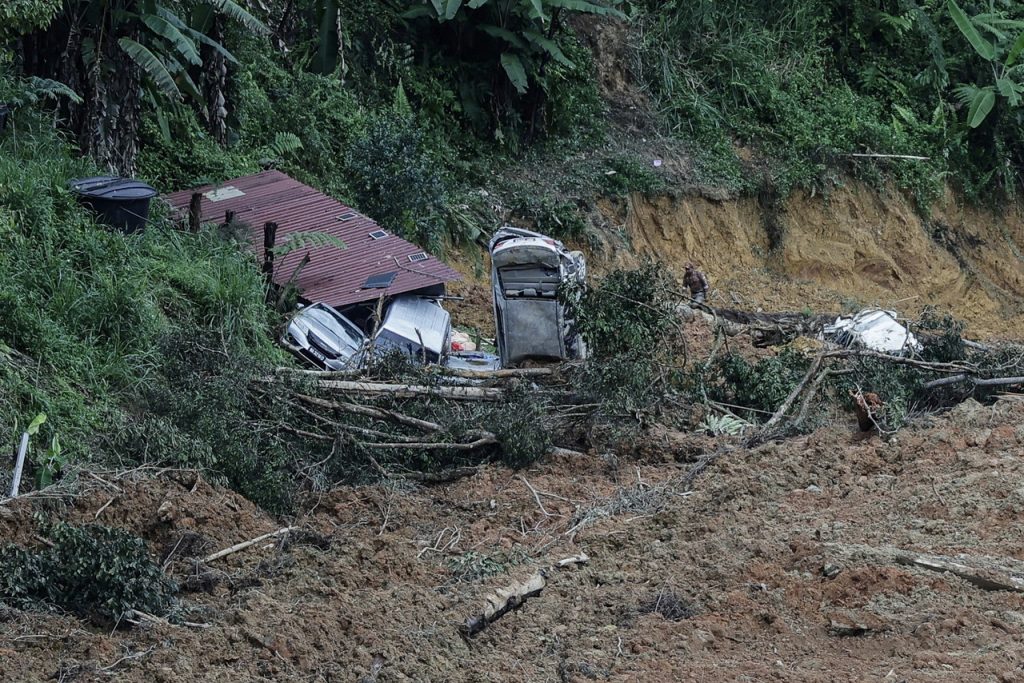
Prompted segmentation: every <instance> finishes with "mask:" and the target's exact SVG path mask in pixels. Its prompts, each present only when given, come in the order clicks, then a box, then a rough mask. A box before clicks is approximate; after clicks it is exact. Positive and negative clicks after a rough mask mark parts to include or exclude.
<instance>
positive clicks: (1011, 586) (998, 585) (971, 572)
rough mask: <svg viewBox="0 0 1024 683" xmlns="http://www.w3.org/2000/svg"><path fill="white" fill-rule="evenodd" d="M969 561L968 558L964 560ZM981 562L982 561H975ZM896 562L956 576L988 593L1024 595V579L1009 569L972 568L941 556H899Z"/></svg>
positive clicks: (996, 567) (994, 567)
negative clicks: (1003, 592) (1008, 592)
mask: <svg viewBox="0 0 1024 683" xmlns="http://www.w3.org/2000/svg"><path fill="white" fill-rule="evenodd" d="M964 559H968V558H964ZM974 561H975V562H979V563H980V562H981V560H974ZM896 562H898V563H899V564H904V565H911V566H914V567H921V568H923V569H928V570H931V571H933V572H947V573H949V574H955V575H956V576H959V577H960V578H961V579H963V580H964V581H966V582H968V583H970V584H973V585H975V586H977V587H978V588H983V589H985V590H988V591H1013V592H1015V593H1024V578H1021V577H1020V576H1014V575H1013V574H1012V573H1011V571H1012V570H1010V569H1009V568H1007V567H999V566H993V567H972V566H970V565H966V564H963V563H962V562H957V561H956V560H955V559H953V558H949V557H942V556H941V555H899V556H897V558H896Z"/></svg>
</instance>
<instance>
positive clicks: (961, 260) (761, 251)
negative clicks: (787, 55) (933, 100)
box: [591, 183, 1024, 338]
mask: <svg viewBox="0 0 1024 683" xmlns="http://www.w3.org/2000/svg"><path fill="white" fill-rule="evenodd" d="M604 209H605V213H606V214H607V215H608V219H609V222H610V223H612V224H613V225H615V226H621V227H622V228H624V229H625V232H626V236H627V237H626V240H625V241H623V242H621V243H620V242H615V241H614V240H613V241H612V243H611V244H609V245H608V246H607V249H606V252H605V253H604V254H595V256H594V258H593V259H592V260H591V265H592V266H593V269H594V270H595V271H596V272H601V271H603V270H607V269H609V268H611V267H616V266H623V265H625V266H632V265H635V264H636V262H637V259H638V258H643V257H653V258H655V259H658V260H661V261H664V262H665V263H667V264H669V265H670V266H671V267H673V268H677V269H680V270H681V266H682V264H684V263H685V262H686V261H689V260H692V261H696V262H698V263H699V264H700V265H701V266H702V267H703V268H704V269H705V271H706V272H707V274H708V275H709V277H710V278H711V280H712V285H713V287H714V288H715V289H716V290H717V292H716V293H715V296H714V298H713V299H712V303H715V304H716V305H722V306H727V307H740V308H750V309H751V310H756V309H758V308H763V309H764V310H769V311H782V310H804V309H805V308H810V309H811V310H812V311H814V312H826V311H832V312H840V311H843V310H845V311H846V312H849V311H851V310H855V309H857V308H862V307H865V306H868V305H878V306H886V307H893V308H895V309H896V310H899V311H903V312H905V313H912V314H913V313H917V312H918V311H919V310H920V309H921V308H923V307H924V306H926V305H934V306H936V307H938V308H939V309H941V310H944V311H949V312H952V313H953V314H954V315H956V316H957V317H959V318H961V319H963V320H965V321H966V322H967V323H968V325H969V328H968V332H969V333H970V334H973V335H977V336H982V337H993V336H994V337H1013V338H1020V337H1022V336H1024V255H1022V246H1024V213H1022V209H1021V207H1020V206H1017V205H1012V206H1010V207H1008V208H1007V209H1005V210H1004V211H1002V212H999V213H995V212H986V211H984V210H982V209H977V208H965V207H964V206H962V205H961V204H960V203H958V202H957V201H956V200H955V199H954V197H953V195H952V193H947V196H946V197H945V198H944V200H943V201H942V202H940V203H939V205H938V206H936V207H935V208H934V209H933V212H932V216H931V219H930V220H929V221H927V222H926V221H923V220H922V219H921V217H920V216H919V215H918V214H917V213H916V212H915V210H914V208H913V206H912V205H911V204H910V202H909V201H908V200H907V199H906V198H904V197H902V196H900V195H895V194H894V195H891V196H886V195H882V194H879V193H878V192H877V191H875V190H873V189H871V188H868V187H866V186H863V185H861V184H858V183H850V184H848V185H847V186H845V187H841V188H838V189H836V190H835V191H834V192H833V193H832V194H831V195H830V196H829V197H827V198H823V197H820V196H818V197H812V196H809V195H806V194H801V193H797V194H795V195H793V196H792V197H791V198H790V199H789V200H787V201H786V202H785V203H784V204H783V205H782V207H781V210H778V211H774V212H769V211H766V209H765V207H762V206H761V205H760V204H759V203H758V201H757V199H756V198H740V199H736V200H727V201H715V200H712V199H708V198H705V197H701V196H683V197H680V198H668V197H659V198H651V199H647V198H643V197H639V196H634V197H632V198H631V199H630V201H629V202H627V203H626V204H625V205H622V206H612V205H610V204H609V205H606V206H605V207H604Z"/></svg>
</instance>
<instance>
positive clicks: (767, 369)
mask: <svg viewBox="0 0 1024 683" xmlns="http://www.w3.org/2000/svg"><path fill="white" fill-rule="evenodd" d="M809 364H810V361H809V360H808V359H807V358H806V357H805V356H804V355H802V354H801V353H799V352H798V351H794V350H793V349H789V348H787V349H784V350H783V351H782V353H780V354H778V355H777V356H769V357H768V358H762V359H761V360H759V361H757V363H755V364H753V365H751V364H750V363H749V362H748V361H747V360H746V359H744V358H743V357H742V356H740V355H739V354H735V353H727V354H725V355H722V356H719V357H717V358H715V359H714V360H713V361H712V363H711V364H710V365H709V366H707V367H705V366H698V367H697V368H695V369H694V370H692V371H691V372H690V373H689V375H688V377H687V381H686V384H687V385H688V388H689V391H690V392H691V393H692V394H693V395H695V396H698V397H703V396H707V397H708V398H709V399H711V400H713V401H717V402H719V403H727V404H730V405H734V406H740V407H741V408H745V409H746V410H741V411H740V412H739V414H740V415H741V416H742V417H744V418H746V419H747V420H750V421H753V422H764V421H765V420H767V419H768V418H769V417H770V416H771V414H772V413H774V412H775V411H776V410H777V409H778V407H779V406H780V405H781V404H782V402H783V401H785V400H786V397H787V396H789V394H790V392H792V391H793V389H794V388H795V387H796V385H797V384H798V383H799V382H800V380H801V379H803V377H804V375H805V374H806V373H807V367H808V365H809Z"/></svg>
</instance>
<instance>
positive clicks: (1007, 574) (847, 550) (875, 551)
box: [824, 543, 1024, 593]
mask: <svg viewBox="0 0 1024 683" xmlns="http://www.w3.org/2000/svg"><path fill="white" fill-rule="evenodd" d="M824 546H825V547H826V548H830V549H833V550H838V551H840V552H842V553H843V554H844V555H849V556H851V557H856V558H857V559H868V560H870V561H874V562H895V563H896V564H901V565H904V566H909V567H919V568H921V569H927V570H928V571H933V572H939V573H945V574H953V575H955V576H958V577H960V578H961V579H963V580H964V581H966V582H968V583H970V584H971V585H974V586H977V587H978V588H981V589H984V590H989V591H1012V592H1014V593H1024V563H1022V562H1020V561H1019V560H1013V559H1001V558H991V557H978V556H969V555H957V556H956V557H947V556H945V555H928V554H924V553H915V552H910V551H907V550H903V549H901V548H893V547H892V546H868V545H856V544H853V545H851V544H845V543H825V544H824Z"/></svg>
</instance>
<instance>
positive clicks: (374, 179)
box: [0, 0, 1024, 507]
mask: <svg viewBox="0 0 1024 683" xmlns="http://www.w3.org/2000/svg"><path fill="white" fill-rule="evenodd" d="M1021 12H1022V10H1021V9H1020V7H1019V6H1017V5H1016V4H1013V3H1008V4H1000V3H996V4H993V5H991V6H985V7H982V6H980V5H979V6H973V5H967V6H965V7H963V8H961V7H960V6H959V5H956V4H955V3H953V2H926V3H922V4H915V3H912V2H910V3H908V2H892V3H882V4H879V3H863V2H857V3H839V2H824V1H808V0H802V1H799V2H797V1H787V2H781V3H771V4H765V3H755V2H746V1H742V0H735V1H733V2H725V3H722V2H696V3H691V2H685V3H684V2H679V3H677V2H667V3H664V2H658V3H654V2H651V3H644V2H621V3H608V2H597V1H595V2H588V1H585V0H514V1H512V2H497V1H496V0H495V1H490V0H474V1H472V2H466V3H463V2H459V1H457V0H431V1H430V2H408V3H401V2H385V1H380V2H371V3H354V2H349V1H348V0H340V1H335V0H329V1H327V2H312V1H310V0H298V1H289V2H269V3H259V4H256V3H253V4H252V5H249V4H247V3H244V2H238V1H237V0H159V1H158V0H145V1H144V2H138V3H128V2H126V1H125V0H64V1H63V2H59V1H58V0H17V1H15V2H13V3H6V4H5V6H4V8H3V9H2V10H0V18H2V19H3V26H4V29H3V32H2V33H0V68H2V72H0V101H5V102H8V103H10V104H11V105H13V106H14V107H15V110H14V115H13V117H12V120H11V122H10V123H9V130H8V132H7V133H6V134H5V135H4V136H3V138H2V139H0V231H2V233H0V234H2V236H3V249H0V265H2V268H0V298H2V301H3V305H2V306H0V320H2V325H0V340H2V342H3V346H2V347H0V348H2V349H3V354H4V359H5V361H4V363H3V364H2V365H0V373H2V375H0V378H2V383H0V392H2V396H3V399H4V400H3V401H2V403H0V414H2V418H3V422H4V424H5V425H7V434H8V435H14V434H17V433H18V432H19V431H20V429H21V428H22V427H23V426H24V425H25V424H27V423H28V422H29V421H31V420H32V419H33V418H34V417H35V416H36V415H38V414H45V415H46V416H47V421H46V422H45V423H44V424H43V426H42V433H41V435H40V437H39V438H38V440H37V441H38V442H40V443H43V444H48V446H43V447H36V449H35V450H36V451H37V452H38V453H37V455H38V460H37V462H36V463H35V465H34V466H33V468H34V470H35V471H36V472H37V474H39V476H42V474H41V473H48V474H47V475H46V476H49V477H51V478H52V476H53V475H55V474H57V473H58V472H59V470H60V469H61V468H63V467H65V466H66V465H67V464H68V463H74V462H80V461H87V460H96V461H100V462H117V463H119V464H121V465H132V464H141V463H158V464H174V465H176V466H190V467H193V466H194V467H205V468H210V470H211V471H212V472H215V473H216V474H217V475H218V476H220V477H223V478H224V480H225V481H227V482H229V483H232V485H234V486H235V487H236V488H239V490H242V491H243V492H245V493H246V494H247V495H250V496H252V497H253V498H254V499H256V500H259V501H261V502H263V503H265V504H267V505H270V506H271V507H275V506H283V505H286V504H287V503H286V500H287V495H284V494H282V493H281V491H282V490H285V489H287V488H288V487H287V486H284V485H283V484H282V481H283V480H284V479H285V478H287V475H286V474H285V473H286V472H287V471H288V468H287V467H286V463H287V462H289V461H290V460H291V459H293V458H295V457H302V458H305V457H307V455H308V453H307V451H308V449H309V444H308V443H304V442H301V441H297V440H296V437H295V435H294V434H286V433H283V432H282V431H281V430H280V429H278V427H279V426H280V425H281V424H282V423H284V422H285V421H286V417H285V416H286V415H288V414H289V413H288V411H289V410H290V408H288V406H286V405H284V404H283V403H282V401H280V400H279V398H278V397H276V396H275V394H274V393H273V392H263V391H260V389H259V385H258V383H257V384H255V385H254V384H253V383H252V382H251V381H250V380H252V379H253V378H255V377H258V376H259V375H260V374H261V373H265V372H267V371H268V370H269V368H271V367H272V366H273V365H274V364H276V363H279V362H280V360H281V357H280V353H279V352H278V351H276V350H275V349H274V348H273V344H272V341H271V340H272V339H273V336H274V334H275V333H276V332H275V330H276V328H277V326H278V325H279V324H280V322H281V321H280V318H279V315H278V314H277V313H276V312H273V311H269V310H267V309H266V308H264V306H263V304H262V301H263V293H262V292H263V285H262V282H261V281H260V279H259V277H258V273H257V271H256V269H255V267H254V264H253V261H252V259H251V258H250V257H248V256H247V255H246V254H245V253H243V252H242V251H241V250H239V249H237V248H236V246H235V245H234V244H232V243H231V242H230V241H226V240H225V239H223V238H222V237H221V236H218V235H216V234H214V233H213V232H204V233H202V234H199V235H190V234H182V233H180V232H176V231H174V230H172V229H171V228H170V226H169V224H168V223H167V222H166V218H165V217H164V216H162V215H161V214H160V211H159V209H158V210H157V215H156V216H155V218H154V223H153V228H152V229H150V230H148V231H147V232H146V233H145V234H144V235H141V236H123V235H118V234H113V233H110V232H107V231H104V230H101V229H98V228H97V227H96V226H95V224H94V223H93V222H92V219H91V218H90V217H89V216H87V215H86V214H85V213H84V212H83V211H82V210H81V209H80V208H79V207H77V206H76V205H75V204H74V202H73V201H72V199H71V197H70V195H69V193H68V192H67V191H66V190H65V189H64V185H65V183H66V181H67V180H68V179H69V178H71V177H75V176H82V175H88V174H91V173H96V172H100V171H107V170H113V171H117V172H122V173H134V174H136V175H137V176H139V177H142V178H144V179H147V180H149V181H151V182H153V183H154V184H155V185H156V186H157V187H159V188H160V189H162V190H170V189H175V188H181V187H184V186H188V185H191V184H194V183H197V182H201V181H219V180H223V179H225V178H228V177H231V176H232V175H236V174H241V173H247V172H253V171H255V170H258V169H259V168H260V167H265V166H267V165H273V166H277V167H280V168H282V169H284V170H285V171H287V172H289V173H292V174H294V175H296V176H297V177H299V178H300V179H302V180H304V181H306V182H309V183H311V184H314V185H316V186H318V187H321V188H324V189H325V190H326V191H328V192H330V193H332V194H334V195H336V196H338V197H341V198H343V199H345V200H346V201H349V202H351V203H353V204H354V205H355V206H357V207H359V208H360V209H362V210H363V211H365V212H367V213H368V214H369V215H371V216H372V217H374V218H375V219H377V220H378V221H379V222H381V223H382V224H383V225H384V226H385V227H387V228H389V229H391V230H394V231H396V232H398V233H399V234H402V235H404V236H406V237H408V238H410V239H412V240H415V241H417V242H419V243H421V244H423V245H424V246H426V247H428V248H430V249H431V250H433V251H435V252H442V251H444V250H445V249H450V248H452V247H456V246H459V245H463V247H464V250H465V251H468V252H472V251H473V250H474V249H476V247H475V246H472V245H473V244H474V242H476V241H478V240H480V239H482V238H483V237H484V236H486V235H487V234H488V233H489V231H490V230H491V229H492V228H493V226H494V225H495V224H496V222H497V221H498V220H500V219H503V218H508V217H511V218H512V219H513V220H519V221H522V222H527V223H532V224H535V225H537V226H539V227H541V228H542V229H544V230H546V231H548V232H550V233H552V234H555V235H558V236H562V237H567V238H576V239H580V238H582V237H584V236H585V235H586V234H587V233H588V232H589V231H591V230H593V228H592V227H591V226H590V223H589V221H588V215H589V211H591V209H592V207H593V205H594V203H595V202H596V201H597V200H598V198H600V197H612V198H614V197H622V196H624V195H626V194H628V193H630V192H646V193H651V194H656V193H658V192H664V191H669V190H672V189H673V183H674V182H677V181H678V180H679V178H678V177H677V176H674V175H673V172H672V171H669V170H665V169H659V168H657V167H652V166H650V165H649V160H647V159H645V158H642V157H639V156H637V155H636V154H634V153H633V151H632V150H633V148H631V147H630V146H629V143H628V139H629V137H630V135H631V134H630V133H629V131H628V130H627V129H625V128H624V127H623V126H624V124H623V123H622V119H621V117H620V116H619V114H620V113H621V111H620V110H621V109H622V108H623V106H625V105H624V104H623V102H622V101H621V98H610V99H608V98H606V96H607V95H608V94H609V93H608V92H607V87H606V85H605V84H604V81H603V76H604V75H605V74H602V73H601V72H600V70H601V69H602V68H605V67H607V65H604V66H603V67H602V66H601V65H600V64H599V63H598V61H599V60H597V58H596V54H597V53H605V52H608V51H609V50H610V51H611V52H613V53H615V54H618V55H620V62H622V63H619V64H617V65H616V68H624V69H625V70H626V73H628V81H629V83H628V88H629V92H630V93H632V94H633V96H634V97H635V101H633V102H632V103H629V106H632V107H633V108H634V109H636V110H637V111H638V112H639V114H638V115H639V116H640V117H641V118H643V119H644V121H645V125H646V126H648V129H649V130H650V131H652V134H653V135H655V136H658V137H660V138H661V139H663V140H668V141H670V144H671V145H673V146H674V148H676V149H678V150H681V153H682V154H685V155H688V157H689V158H690V159H691V160H692V169H691V171H692V172H693V173H695V174H696V177H695V178H691V179H690V180H691V181H695V182H697V183H699V184H702V185H704V186H712V187H718V188H721V189H722V190H724V191H725V192H727V193H734V194H736V193H738V194H741V195H750V196H756V197H757V198H758V200H759V202H762V204H763V203H765V202H767V203H768V204H769V205H770V204H771V203H772V202H779V201H782V200H783V199H784V198H785V197H786V196H787V195H788V194H789V193H790V192H792V191H793V190H794V189H796V188H802V189H805V190H813V191H818V190H821V191H824V192H827V191H828V190H829V188H830V187H832V186H834V185H835V184H836V183H839V182H842V179H843V178H844V177H847V176H848V175H850V174H852V175H855V176H859V177H860V178H863V179H865V180H867V181H869V182H874V183H891V184H894V185H895V186H898V187H901V188H904V189H905V190H907V191H908V192H910V193H911V194H912V195H913V196H914V197H915V198H916V199H917V201H918V209H919V210H920V211H922V212H926V211H927V210H928V205H929V201H930V200H931V199H932V198H934V197H935V196H936V195H937V193H938V192H939V190H940V188H942V187H943V186H944V185H945V184H953V185H954V186H956V187H957V188H959V190H960V191H961V192H962V193H964V194H965V195H966V196H968V197H973V198H977V199H980V198H982V197H984V198H986V200H994V201H1009V200H1012V199H1013V198H1014V197H1015V196H1016V194H1017V191H1018V187H1019V184H1020V177H1019V171H1020V169H1021V161H1022V157H1021V153H1022V151H1024V146H1022V145H1024V138H1022V137H1021V136H1022V135H1024V133H1022V131H1024V128H1022V127H1021V126H1020V125H1019V124H1020V117H1021V115H1022V112H1024V108H1022V107H1021V103H1020V92H1021V91H1022V87H1024V86H1022V82H1024V81H1022V79H1021V69H1022V68H1024V67H1022V66H1021V65H1019V64H1018V58H1019V57H1020V55H1021V46H1022V45H1024V24H1022V22H1021V20H1022V19H1024V15H1021ZM597 27H613V29H614V30H613V31H612V32H611V33H601V31H598V30H596V28H597ZM602 36H603V37H602ZM608 36H611V37H612V38H609V37H608ZM608 40H614V41H616V42H617V43H618V44H617V45H613V46H611V47H609V46H608V45H607V44H603V42H604V43H607V41H608ZM602 41H603V42H602ZM993 78H994V79H995V80H993ZM859 153H871V154H873V153H877V154H885V155H915V156H925V157H928V159H927V160H926V161H919V160H918V161H912V160H901V159H890V158H864V157H852V156H850V155H851V154H859ZM239 386H244V387H255V388H252V389H245V390H243V391H237V387H239ZM459 419H460V420H466V419H468V418H466V416H462V417H460V418H459ZM240 424H245V425H249V427H250V428H248V429H245V430H242V431H241V432H240V430H238V428H237V427H238V425H240ZM275 425H276V426H275ZM298 444H301V445H298ZM325 448H326V446H325ZM297 453H298V455H297ZM517 457H518V456H517Z"/></svg>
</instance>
